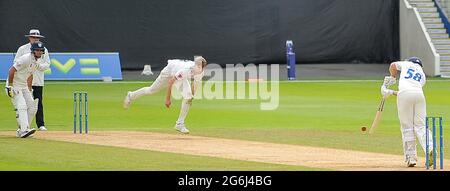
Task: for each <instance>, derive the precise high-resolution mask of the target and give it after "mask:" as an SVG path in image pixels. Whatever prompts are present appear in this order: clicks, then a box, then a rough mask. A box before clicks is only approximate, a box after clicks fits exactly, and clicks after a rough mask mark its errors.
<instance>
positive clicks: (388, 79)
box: [383, 76, 397, 87]
mask: <svg viewBox="0 0 450 191" xmlns="http://www.w3.org/2000/svg"><path fill="white" fill-rule="evenodd" d="M396 82H397V79H395V78H394V77H392V76H386V77H384V81H383V85H385V86H386V87H389V86H392V85H394V84H395V83H396Z"/></svg>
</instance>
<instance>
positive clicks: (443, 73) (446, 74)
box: [441, 72, 450, 78]
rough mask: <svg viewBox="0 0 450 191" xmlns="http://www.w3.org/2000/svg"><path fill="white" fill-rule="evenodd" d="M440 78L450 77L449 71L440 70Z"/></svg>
mask: <svg viewBox="0 0 450 191" xmlns="http://www.w3.org/2000/svg"><path fill="white" fill-rule="evenodd" d="M441 77H442V78H450V72H441Z"/></svg>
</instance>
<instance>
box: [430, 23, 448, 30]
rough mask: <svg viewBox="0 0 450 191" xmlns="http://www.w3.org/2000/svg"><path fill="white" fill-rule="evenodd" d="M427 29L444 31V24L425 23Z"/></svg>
mask: <svg viewBox="0 0 450 191" xmlns="http://www.w3.org/2000/svg"><path fill="white" fill-rule="evenodd" d="M425 27H427V29H442V28H444V23H425Z"/></svg>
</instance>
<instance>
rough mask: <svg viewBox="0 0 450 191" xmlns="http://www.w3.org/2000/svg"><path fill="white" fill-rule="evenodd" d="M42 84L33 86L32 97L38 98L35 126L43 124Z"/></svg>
mask: <svg viewBox="0 0 450 191" xmlns="http://www.w3.org/2000/svg"><path fill="white" fill-rule="evenodd" d="M43 89H44V87H43V86H33V98H34V99H37V98H38V99H39V103H38V110H37V112H36V125H37V128H39V127H40V126H45V124H44V106H43V105H42V94H43Z"/></svg>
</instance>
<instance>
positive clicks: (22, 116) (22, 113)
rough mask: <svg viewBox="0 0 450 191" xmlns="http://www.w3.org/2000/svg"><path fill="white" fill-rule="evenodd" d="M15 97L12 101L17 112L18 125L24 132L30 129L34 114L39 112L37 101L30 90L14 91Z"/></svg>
mask: <svg viewBox="0 0 450 191" xmlns="http://www.w3.org/2000/svg"><path fill="white" fill-rule="evenodd" d="M13 94H14V97H13V98H12V99H11V101H12V104H13V106H14V109H15V110H16V119H17V123H18V124H19V126H20V129H21V130H22V131H25V130H27V129H28V128H29V126H30V124H31V121H32V120H33V117H34V114H36V111H37V105H36V101H35V100H34V99H33V95H32V94H31V92H30V90H28V89H26V88H25V89H13Z"/></svg>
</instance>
